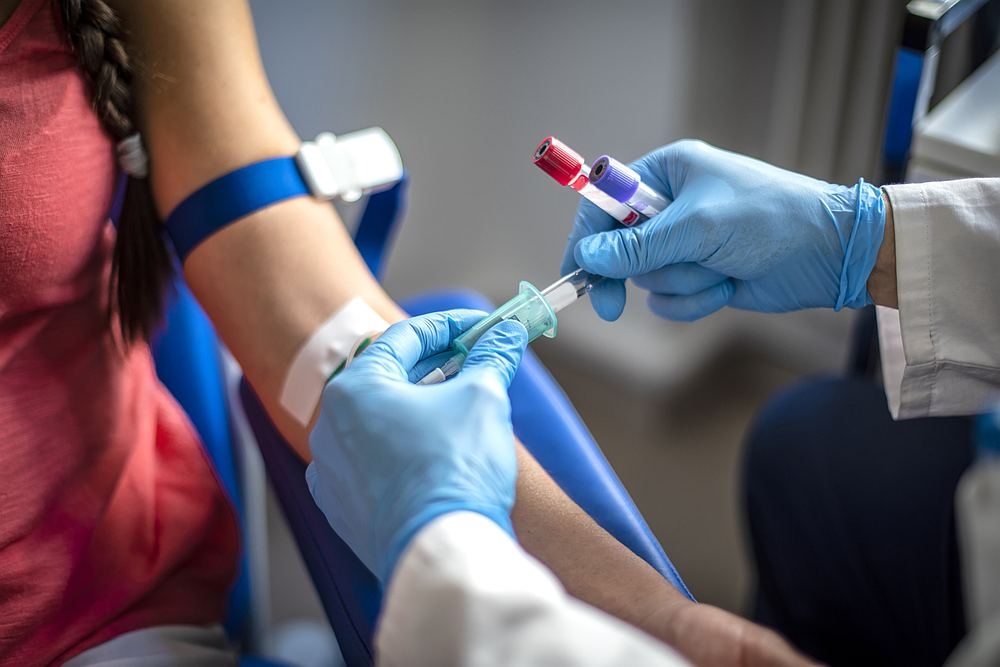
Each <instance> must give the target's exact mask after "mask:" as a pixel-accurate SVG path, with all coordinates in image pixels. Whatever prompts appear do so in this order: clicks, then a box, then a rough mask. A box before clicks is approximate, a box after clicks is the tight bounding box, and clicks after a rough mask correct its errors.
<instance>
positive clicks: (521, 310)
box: [417, 269, 603, 384]
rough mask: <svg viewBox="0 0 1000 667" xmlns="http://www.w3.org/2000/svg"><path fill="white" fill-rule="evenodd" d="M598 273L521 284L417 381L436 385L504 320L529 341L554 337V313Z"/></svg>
mask: <svg viewBox="0 0 1000 667" xmlns="http://www.w3.org/2000/svg"><path fill="white" fill-rule="evenodd" d="M601 280H603V278H602V277H601V276H595V275H592V274H590V273H587V272H586V271H584V270H583V269H577V270H576V271H574V272H573V273H570V274H569V275H566V276H563V277H562V278H560V279H559V280H557V281H555V282H554V283H552V284H551V285H549V286H548V287H546V288H545V289H543V290H541V291H539V290H538V288H536V287H535V286H534V285H532V284H531V283H529V282H527V281H525V282H522V283H521V286H520V289H519V290H518V294H517V296H515V297H514V298H513V299H511V300H510V301H508V302H507V303H505V304H504V305H502V306H500V307H499V308H497V309H496V310H494V311H493V312H492V313H490V314H489V315H487V316H486V317H484V318H483V319H481V320H480V321H479V322H477V323H476V324H475V325H474V326H473V327H472V328H471V329H469V330H468V331H466V332H465V333H463V334H462V335H461V336H459V337H458V338H456V339H455V340H454V341H453V342H452V344H451V347H452V349H453V350H454V351H455V354H453V355H452V356H451V357H449V358H448V360H447V361H445V362H444V363H443V364H441V365H440V366H439V367H437V368H435V369H434V370H432V371H431V372H430V373H428V374H427V375H425V376H424V377H423V378H421V379H420V381H419V382H418V383H417V384H437V383H439V382H444V381H445V380H446V379H448V378H450V377H451V376H453V375H455V374H456V373H458V371H459V370H460V369H461V368H462V364H464V363H465V359H466V357H468V356H469V350H470V349H472V346H473V345H475V344H476V341H478V340H479V338H480V337H481V336H482V335H483V334H484V333H486V332H487V331H488V330H489V329H490V327H492V326H493V325H495V324H497V323H498V322H501V321H503V320H516V321H518V322H520V323H521V324H523V325H524V328H525V329H527V330H528V342H531V341H533V340H535V339H536V338H538V337H539V336H547V337H548V338H554V337H555V335H556V324H557V318H556V313H558V312H559V311H561V310H562V309H563V308H565V307H566V306H568V305H570V304H571V303H573V302H575V301H576V300H577V299H579V298H580V297H582V296H583V295H585V294H586V293H587V292H589V291H590V289H591V288H592V287H593V286H594V285H596V284H597V283H598V282H600V281H601Z"/></svg>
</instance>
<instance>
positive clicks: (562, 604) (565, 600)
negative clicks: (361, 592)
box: [376, 512, 688, 667]
mask: <svg viewBox="0 0 1000 667" xmlns="http://www.w3.org/2000/svg"><path fill="white" fill-rule="evenodd" d="M376 651H377V657H378V663H379V664H380V665H401V666H406V667H410V666H414V667H417V666H420V665H428V666H434V667H446V666H448V665H519V666H521V665H523V666H525V667H531V666H534V665H567V666H572V665H588V666H589V665H594V666H596V665H608V666H611V665H614V666H616V667H617V666H620V665H629V666H630V667H643V666H645V665H657V666H662V667H677V666H680V665H687V664H688V663H687V662H686V661H685V660H684V659H683V658H681V657H680V656H679V655H678V654H677V653H675V652H674V651H672V650H671V649H670V648H669V647H667V646H666V645H665V644H662V643H660V642H658V641H656V640H655V639H653V638H651V637H649V636H647V635H645V634H643V633H642V632H640V631H638V630H636V629H635V628H633V627H631V626H630V625H627V624H625V623H623V622H621V621H619V620H618V619H616V618H613V617H611V616H609V615H607V614H605V613H603V612H601V611H599V610H597V609H595V608H593V607H590V606H588V605H586V604H584V603H582V602H580V601H578V600H576V599H574V598H572V597H570V596H569V595H568V594H567V593H566V591H565V590H564V589H563V587H562V585H561V584H560V583H559V581H558V580H557V579H556V578H555V576H553V574H552V573H551V572H550V571H549V570H547V569H546V568H545V567H544V566H543V565H542V564H541V563H539V562H538V561H536V560H535V559H533V558H532V557H531V556H529V555H528V554H527V553H525V551H524V550H523V549H521V547H520V546H519V545H518V544H517V542H515V541H514V540H513V539H512V538H511V537H510V536H509V535H508V534H507V533H505V532H504V531H503V530H501V529H500V528H499V527H498V526H497V525H496V524H495V523H493V522H492V521H491V520H489V519H487V518H486V517H484V516H482V515H479V514H474V513H471V512H456V513H453V514H447V515H445V516H443V517H441V518H438V519H436V520H435V521H432V522H431V523H430V524H429V525H427V526H426V527H425V528H424V529H423V530H421V531H420V533H418V534H417V536H416V537H415V538H414V539H413V542H411V543H410V545H409V546H408V547H407V549H406V551H405V552H404V553H403V556H402V557H401V558H400V562H399V565H398V566H397V567H396V572H395V574H394V575H393V577H392V580H391V581H390V583H389V589H388V591H387V592H386V598H385V603H384V607H383V610H382V617H381V619H380V620H379V627H378V632H377V635H376Z"/></svg>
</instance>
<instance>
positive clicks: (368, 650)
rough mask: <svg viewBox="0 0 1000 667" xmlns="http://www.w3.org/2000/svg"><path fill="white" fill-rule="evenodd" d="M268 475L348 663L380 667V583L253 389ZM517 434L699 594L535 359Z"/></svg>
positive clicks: (607, 523)
mask: <svg viewBox="0 0 1000 667" xmlns="http://www.w3.org/2000/svg"><path fill="white" fill-rule="evenodd" d="M402 305H403V307H404V308H405V309H406V310H407V311H408V312H410V313H412V314H415V315H416V314H421V313H424V312H432V311H436V310H446V309H449V308H479V309H482V310H490V309H492V306H491V305H490V303H489V302H488V301H487V300H486V299H484V298H483V297H481V296H479V295H477V294H474V293H471V292H465V291H461V292H457V291H456V292H438V293H434V294H430V295H427V296H423V297H419V298H416V299H411V300H409V301H404V302H403V304H402ZM241 395H242V399H243V403H244V409H245V411H246V414H247V418H248V419H249V421H250V425H251V427H252V428H253V430H254V433H255V435H256V436H257V440H258V445H259V447H260V450H261V454H262V455H263V457H264V461H265V463H266V466H267V471H268V476H269V477H270V479H271V483H272V487H273V488H274V491H275V494H276V496H277V497H278V501H279V503H280V504H281V506H282V509H283V510H284V513H285V517H286V518H287V520H288V523H289V527H290V528H291V531H292V534H293V535H294V536H295V539H296V542H297V543H298V545H299V549H300V551H301V553H302V557H303V560H304V561H305V563H306V567H307V568H308V570H309V574H310V576H311V577H312V579H313V583H314V585H315V586H316V590H317V593H318V594H319V597H320V600H321V601H322V603H323V607H324V610H325V611H326V613H327V616H328V617H329V619H330V624H331V626H332V627H333V631H334V633H335V634H336V635H337V640H338V641H339V642H340V648H341V652H342V653H343V655H344V658H345V660H346V661H347V664H349V665H355V664H371V662H372V655H373V653H372V651H373V649H372V638H373V636H374V629H375V620H376V617H377V614H378V609H379V604H380V601H381V589H380V586H379V584H378V581H377V579H375V577H374V575H372V573H371V572H370V571H368V570H367V568H365V566H364V565H363V564H362V563H361V561H360V560H358V558H357V556H355V555H354V552H352V551H351V550H350V548H349V547H348V546H347V545H346V544H345V543H344V542H343V541H342V540H341V539H340V538H339V537H337V535H336V534H335V533H334V532H333V530H332V529H331V528H330V527H329V524H327V523H326V520H325V518H324V517H323V514H322V512H320V511H319V509H318V508H317V507H316V505H315V504H314V503H313V501H312V497H311V496H310V495H309V490H308V488H307V486H306V483H305V464H304V463H303V462H302V460H301V459H299V458H298V456H297V455H296V454H295V453H294V452H293V451H292V449H291V448H290V447H289V446H288V445H287V443H286V442H285V441H284V439H283V438H282V437H281V436H280V435H279V434H278V433H277V431H276V430H275V429H274V427H273V425H272V424H271V422H270V419H269V418H268V416H267V414H266V413H265V412H264V409H263V407H262V406H261V404H260V402H259V401H258V400H257V398H256V396H255V395H254V393H253V390H252V389H251V388H250V387H249V385H247V384H246V382H245V381H244V383H243V385H242V387H241ZM510 396H511V405H512V418H513V422H514V431H515V432H516V433H517V435H518V437H519V438H520V439H521V441H522V442H523V443H524V444H525V446H526V447H527V448H528V449H529V450H530V451H531V452H532V454H533V455H534V456H535V458H536V459H538V461H539V463H540V464H541V465H542V467H543V468H545V469H546V470H547V471H548V473H549V474H550V475H552V477H553V478H554V479H555V481H556V482H557V483H558V484H559V485H560V486H561V487H562V488H563V489H564V490H565V491H566V493H567V494H568V495H569V496H570V497H571V498H573V500H574V501H575V502H576V503H577V504H578V505H580V506H581V507H582V508H583V509H584V510H585V511H586V512H588V513H589V514H590V515H591V516H592V517H594V519H595V520H596V521H597V522H598V523H599V524H600V525H601V526H603V527H604V528H605V530H607V531H608V532H609V533H611V534H612V535H614V536H615V537H616V538H617V539H618V540H620V541H621V542H622V543H623V544H624V545H626V546H627V547H628V548H630V549H631V550H632V551H634V552H635V553H636V554H638V555H639V556H640V557H641V558H643V559H644V560H646V562H648V563H650V565H652V566H653V567H654V568H656V569H657V570H658V571H659V572H660V573H661V574H662V575H663V576H664V577H666V578H667V579H668V580H669V581H671V582H672V583H673V584H674V585H675V586H676V587H677V588H678V589H679V590H680V591H681V592H683V593H684V594H685V595H687V596H688V597H690V593H689V592H688V590H687V588H686V587H685V585H684V583H683V581H681V579H680V577H679V576H678V575H677V572H676V570H675V569H674V567H673V565H672V564H671V562H670V560H669V559H668V558H667V556H666V554H665V553H664V552H663V549H662V548H661V547H660V545H659V543H658V542H657V541H656V539H655V538H654V537H653V535H652V533H651V532H650V530H649V527H648V526H647V525H646V522H645V521H644V520H643V518H642V516H641V515H640V514H639V511H638V510H637V509H636V507H635V505H634V503H633V502H632V499H631V498H630V497H629V496H628V493H627V492H626V491H625V489H624V488H623V487H622V485H621V482H620V481H619V480H618V477H617V476H616V475H615V473H614V471H613V470H612V469H611V466H610V465H609V464H608V462H607V460H606V459H605V458H604V455H603V454H602V453H601V451H600V449H598V447H597V445H596V443H595V442H594V440H593V438H592V437H591V436H590V434H589V433H588V432H587V430H586V427H585V426H584V425H583V423H582V422H581V421H580V418H579V416H578V415H577V414H576V412H575V411H574V410H573V408H572V406H571V405H570V404H569V401H568V400H567V399H566V397H565V395H564V394H563V393H562V390H560V389H559V387H558V386H557V385H556V384H555V382H554V381H553V380H552V378H551V376H550V375H549V374H548V372H547V371H546V370H545V369H544V367H543V366H542V365H541V363H540V362H539V361H538V359H537V358H536V357H535V356H534V354H532V353H531V352H529V353H528V354H527V355H525V358H524V361H523V362H522V363H521V366H520V369H519V370H518V373H517V375H516V376H515V378H514V382H513V384H512V385H511V389H510Z"/></svg>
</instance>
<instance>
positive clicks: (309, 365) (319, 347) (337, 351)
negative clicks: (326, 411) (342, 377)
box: [280, 297, 389, 426]
mask: <svg viewBox="0 0 1000 667" xmlns="http://www.w3.org/2000/svg"><path fill="white" fill-rule="evenodd" d="M388 326H389V323H388V322H386V321H385V320H384V319H382V316H380V315H379V314H378V313H376V312H375V311H374V310H372V308H371V306H369V305H368V304H367V303H365V301H364V299H362V298H361V297H354V298H353V299H351V300H350V301H348V302H347V303H346V304H344V307H343V308H341V309H340V310H338V311H337V312H336V313H334V314H333V315H332V316H331V317H330V319H328V320H327V321H326V322H324V323H323V324H321V325H320V326H319V328H318V329H316V331H315V332H314V333H313V335H312V336H310V337H309V340H307V341H306V343H305V345H303V346H302V348H301V349H299V351H298V353H297V354H296V355H295V358H294V359H292V363H291V365H290V366H289V367H288V373H287V374H286V375H285V384H284V385H283V386H282V388H281V400H280V402H281V407H283V408H284V409H285V410H287V411H288V412H289V414H291V415H292V416H293V417H295V419H296V420H297V421H298V422H299V423H300V424H302V425H303V426H306V425H308V424H309V418H310V417H312V413H313V411H314V410H315V409H316V405H317V404H318V403H319V399H320V397H321V396H322V395H323V387H325V386H326V381H327V380H329V379H330V375H331V374H332V373H333V371H335V370H336V369H337V366H339V365H340V364H342V363H343V362H344V361H345V360H346V359H347V357H348V355H350V353H351V350H352V349H354V347H355V345H356V344H357V343H358V341H359V340H360V339H361V338H362V337H364V336H369V335H372V334H373V333H381V332H382V331H384V330H385V329H386V328H388Z"/></svg>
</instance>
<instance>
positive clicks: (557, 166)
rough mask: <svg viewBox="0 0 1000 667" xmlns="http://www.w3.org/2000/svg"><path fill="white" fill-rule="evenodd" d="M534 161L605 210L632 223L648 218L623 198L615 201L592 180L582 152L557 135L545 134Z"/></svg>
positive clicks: (625, 223)
mask: <svg viewBox="0 0 1000 667" xmlns="http://www.w3.org/2000/svg"><path fill="white" fill-rule="evenodd" d="M534 159H535V165H536V166H538V168H539V169H541V170H542V171H544V172H545V173H546V174H548V175H549V176H551V177H552V178H553V179H555V181H556V182H557V183H559V185H562V186H565V187H568V188H573V189H574V190H576V191H577V192H579V193H580V194H581V195H582V196H583V197H585V198H587V199H588V200H590V201H592V202H593V203H594V204H596V205H597V206H599V207H600V208H601V210H602V211H604V212H605V213H607V214H608V215H610V216H611V217H612V218H614V219H615V220H617V221H618V222H620V223H622V224H623V225H625V226H626V227H631V226H632V225H634V224H635V223H637V222H642V221H643V220H645V219H646V218H645V217H644V216H642V215H640V214H639V213H637V212H636V211H634V210H633V209H631V208H629V207H628V206H626V205H625V204H622V203H621V202H618V201H615V200H614V199H612V198H611V197H609V196H608V195H606V194H604V193H603V192H601V191H600V190H598V189H597V188H595V187H594V186H593V185H592V184H591V183H590V167H588V166H587V163H586V162H584V160H583V156H582V155H580V154H579V153H577V152H576V151H574V150H573V149H572V148H570V147H569V146H567V145H566V144H564V143H563V142H561V141H559V140H558V139H556V138H555V137H545V138H544V139H542V141H541V143H540V144H538V148H536V149H535V158H534Z"/></svg>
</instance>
